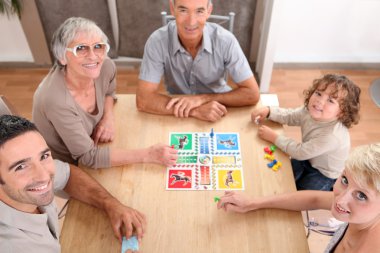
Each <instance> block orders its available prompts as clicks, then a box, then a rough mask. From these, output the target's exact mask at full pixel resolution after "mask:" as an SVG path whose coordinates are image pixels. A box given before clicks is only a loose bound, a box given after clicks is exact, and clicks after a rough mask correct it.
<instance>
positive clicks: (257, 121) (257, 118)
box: [255, 115, 261, 125]
mask: <svg viewBox="0 0 380 253" xmlns="http://www.w3.org/2000/svg"><path fill="white" fill-rule="evenodd" d="M260 118H261V116H260V115H259V116H256V118H255V124H256V125H259V124H260Z"/></svg>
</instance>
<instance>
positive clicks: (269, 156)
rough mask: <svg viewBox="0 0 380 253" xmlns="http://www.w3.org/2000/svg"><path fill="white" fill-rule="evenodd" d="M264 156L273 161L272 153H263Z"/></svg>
mask: <svg viewBox="0 0 380 253" xmlns="http://www.w3.org/2000/svg"><path fill="white" fill-rule="evenodd" d="M264 158H265V159H268V160H271V161H273V160H274V155H270V154H265V155H264Z"/></svg>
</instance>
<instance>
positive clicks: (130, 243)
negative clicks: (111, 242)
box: [121, 236, 139, 253]
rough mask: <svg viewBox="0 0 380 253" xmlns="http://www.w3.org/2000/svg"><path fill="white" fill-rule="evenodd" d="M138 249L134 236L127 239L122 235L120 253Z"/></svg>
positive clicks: (137, 242)
mask: <svg viewBox="0 0 380 253" xmlns="http://www.w3.org/2000/svg"><path fill="white" fill-rule="evenodd" d="M129 249H130V250H133V251H136V250H139V241H138V240H137V237H136V236H132V237H131V238H129V239H128V240H127V238H126V237H125V236H123V244H122V245H121V253H124V252H126V251H127V250H129Z"/></svg>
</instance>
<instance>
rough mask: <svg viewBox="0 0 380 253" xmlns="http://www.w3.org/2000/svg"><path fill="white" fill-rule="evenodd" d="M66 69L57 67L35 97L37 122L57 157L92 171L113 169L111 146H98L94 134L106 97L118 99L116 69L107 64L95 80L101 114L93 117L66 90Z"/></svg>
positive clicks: (108, 62)
mask: <svg viewBox="0 0 380 253" xmlns="http://www.w3.org/2000/svg"><path fill="white" fill-rule="evenodd" d="M64 72H65V71H64V69H62V68H60V67H58V66H55V67H53V68H52V69H51V70H50V72H49V74H48V75H47V76H46V77H45V78H44V80H43V81H42V82H41V84H40V85H39V87H38V88H37V90H36V92H35V94H34V98H33V111H32V113H33V116H32V118H33V122H34V123H35V124H36V126H37V128H38V129H39V131H40V132H41V134H42V135H43V137H44V138H45V140H46V142H47V144H48V145H49V147H50V149H51V150H52V154H53V157H54V158H55V159H59V160H62V161H65V162H69V163H74V164H77V163H78V162H79V163H81V164H83V165H85V166H88V167H91V168H104V167H110V166H111V162H110V152H109V148H108V146H95V144H94V141H93V139H92V138H91V135H92V132H93V130H94V128H95V127H96V125H97V124H98V122H99V121H100V120H101V118H102V116H103V111H104V102H105V98H106V96H113V97H115V88H116V78H115V77H116V67H115V64H114V63H113V62H112V61H111V60H110V59H108V58H107V59H106V60H105V61H104V63H103V66H102V69H101V72H100V75H99V77H98V78H97V79H96V80H95V89H96V104H97V108H98V113H97V114H96V115H92V114H89V113H87V112H85V111H84V110H82V108H81V107H80V106H79V105H78V104H77V103H76V102H75V100H74V98H73V97H72V96H71V94H70V92H69V90H68V89H67V88H66V85H65V79H64Z"/></svg>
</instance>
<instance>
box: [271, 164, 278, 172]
mask: <svg viewBox="0 0 380 253" xmlns="http://www.w3.org/2000/svg"><path fill="white" fill-rule="evenodd" d="M279 168H280V164H278V163H276V164H275V165H273V167H272V170H274V171H278V169H279Z"/></svg>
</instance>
